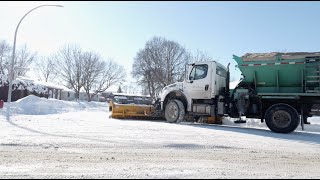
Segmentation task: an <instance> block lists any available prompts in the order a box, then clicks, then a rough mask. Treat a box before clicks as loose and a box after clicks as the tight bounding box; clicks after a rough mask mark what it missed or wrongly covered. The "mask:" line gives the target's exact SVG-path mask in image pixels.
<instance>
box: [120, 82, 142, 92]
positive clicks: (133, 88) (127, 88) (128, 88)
mask: <svg viewBox="0 0 320 180" xmlns="http://www.w3.org/2000/svg"><path fill="white" fill-rule="evenodd" d="M122 90H123V92H124V93H127V94H138V93H139V91H138V87H137V86H136V85H135V84H134V83H128V84H125V85H123V88H122Z"/></svg>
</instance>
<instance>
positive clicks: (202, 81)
mask: <svg viewBox="0 0 320 180" xmlns="http://www.w3.org/2000/svg"><path fill="white" fill-rule="evenodd" d="M192 66H193V67H191V70H190V71H188V72H189V75H188V76H187V78H188V79H187V83H186V85H185V87H184V91H187V92H188V94H189V95H190V96H191V98H192V99H210V93H211V88H212V87H211V86H212V84H211V83H210V82H211V73H212V67H211V64H210V63H208V64H206V63H203V64H195V65H192Z"/></svg>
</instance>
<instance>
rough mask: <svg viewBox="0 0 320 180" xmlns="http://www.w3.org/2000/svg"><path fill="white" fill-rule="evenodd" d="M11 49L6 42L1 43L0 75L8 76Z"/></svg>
mask: <svg viewBox="0 0 320 180" xmlns="http://www.w3.org/2000/svg"><path fill="white" fill-rule="evenodd" d="M11 51H12V50H11V47H10V46H9V44H7V42H6V41H1V42H0V74H8V69H9V59H10V53H11Z"/></svg>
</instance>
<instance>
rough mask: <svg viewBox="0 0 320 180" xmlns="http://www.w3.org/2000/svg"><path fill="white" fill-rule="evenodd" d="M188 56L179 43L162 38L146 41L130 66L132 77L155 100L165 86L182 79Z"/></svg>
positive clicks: (188, 59)
mask: <svg viewBox="0 0 320 180" xmlns="http://www.w3.org/2000/svg"><path fill="white" fill-rule="evenodd" d="M189 61H190V54H189V53H188V52H187V51H186V49H185V48H184V47H182V46H181V45H180V44H179V43H177V42H174V41H170V40H166V39H165V38H162V37H153V38H152V39H151V40H149V41H147V42H146V44H145V47H144V49H141V50H139V51H138V53H137V55H136V57H135V59H134V64H133V66H132V75H133V77H134V78H136V79H138V82H139V83H140V84H141V85H142V86H143V87H144V88H146V89H148V92H149V94H150V96H151V97H153V98H156V96H157V94H158V93H159V91H160V90H161V89H162V88H163V87H164V86H166V85H168V84H171V83H174V82H177V81H180V80H181V79H183V76H184V71H185V65H186V64H187V63H188V62H189Z"/></svg>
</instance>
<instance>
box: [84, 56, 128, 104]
mask: <svg viewBox="0 0 320 180" xmlns="http://www.w3.org/2000/svg"><path fill="white" fill-rule="evenodd" d="M98 64H100V65H99V67H97V68H96V72H95V74H96V78H95V80H94V81H86V80H85V90H86V91H91V92H92V93H91V98H90V99H89V100H91V99H92V97H94V96H95V95H96V94H98V93H101V92H104V91H105V90H107V89H108V88H109V87H111V86H112V85H115V84H119V83H121V82H124V79H125V77H126V73H125V70H124V67H123V66H121V65H119V64H118V63H116V62H114V61H113V60H111V59H109V60H107V61H100V62H99V63H98Z"/></svg>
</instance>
